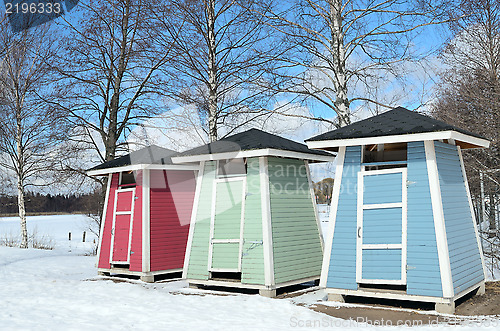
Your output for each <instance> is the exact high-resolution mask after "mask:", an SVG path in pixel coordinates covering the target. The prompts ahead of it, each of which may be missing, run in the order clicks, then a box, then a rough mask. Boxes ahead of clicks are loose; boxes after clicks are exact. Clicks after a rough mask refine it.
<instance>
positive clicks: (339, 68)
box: [330, 0, 351, 127]
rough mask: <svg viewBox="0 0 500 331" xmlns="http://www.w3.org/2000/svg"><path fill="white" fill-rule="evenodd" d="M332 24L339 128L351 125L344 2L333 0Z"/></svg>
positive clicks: (336, 110) (336, 108)
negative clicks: (343, 14) (343, 26)
mask: <svg viewBox="0 0 500 331" xmlns="http://www.w3.org/2000/svg"><path fill="white" fill-rule="evenodd" d="M330 24H331V27H330V28H331V33H332V42H331V48H332V53H333V54H332V56H333V73H334V75H335V80H334V87H335V92H336V96H335V102H334V104H335V112H336V113H337V117H338V125H339V127H343V126H346V125H349V124H351V119H350V112H349V98H348V97H347V74H346V59H345V56H346V54H345V47H344V31H343V28H342V24H343V20H342V0H331V3H330Z"/></svg>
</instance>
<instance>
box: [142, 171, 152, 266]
mask: <svg viewBox="0 0 500 331" xmlns="http://www.w3.org/2000/svg"><path fill="white" fill-rule="evenodd" d="M150 183H151V174H150V171H149V170H148V169H144V170H142V272H150V271H151V190H150V187H151V185H150Z"/></svg>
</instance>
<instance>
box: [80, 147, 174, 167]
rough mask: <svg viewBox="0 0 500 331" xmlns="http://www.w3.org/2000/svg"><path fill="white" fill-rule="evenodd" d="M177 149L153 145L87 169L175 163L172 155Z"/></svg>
mask: <svg viewBox="0 0 500 331" xmlns="http://www.w3.org/2000/svg"><path fill="white" fill-rule="evenodd" d="M175 154H177V152H176V151H172V150H170V149H166V148H163V147H159V146H156V145H151V146H148V147H145V148H142V149H140V150H138V151H135V152H132V153H130V154H127V155H123V156H120V157H118V158H116V159H114V160H111V161H108V162H105V163H102V164H99V165H98V166H95V167H93V168H92V169H89V170H87V171H93V170H101V169H110V168H118V167H124V166H129V165H132V164H173V163H172V159H171V157H172V156H174V155H175Z"/></svg>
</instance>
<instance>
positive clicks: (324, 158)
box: [172, 148, 335, 163]
mask: <svg viewBox="0 0 500 331" xmlns="http://www.w3.org/2000/svg"><path fill="white" fill-rule="evenodd" d="M259 156H277V157H285V158H291V159H300V160H308V161H313V162H330V161H333V160H335V156H334V155H332V156H328V155H317V154H309V153H301V152H292V151H284V150H280V149H274V148H266V149H255V150H250V151H238V152H226V153H214V154H201V155H186V156H175V157H172V162H174V163H186V162H200V161H213V160H227V159H238V158H245V157H259Z"/></svg>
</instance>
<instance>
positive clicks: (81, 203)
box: [0, 192, 101, 215]
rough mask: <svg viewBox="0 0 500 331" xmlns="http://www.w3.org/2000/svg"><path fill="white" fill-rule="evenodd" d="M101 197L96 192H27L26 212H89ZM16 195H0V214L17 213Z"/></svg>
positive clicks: (95, 207)
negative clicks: (64, 193) (63, 193)
mask: <svg viewBox="0 0 500 331" xmlns="http://www.w3.org/2000/svg"><path fill="white" fill-rule="evenodd" d="M100 200H101V198H100V195H99V194H97V193H89V194H66V195H62V194H56V195H52V194H40V193H33V192H27V193H26V196H25V202H26V213H27V214H38V213H85V214H91V213H93V211H95V210H96V209H97V208H99V206H98V205H99V202H100ZM17 213H18V205H17V196H15V195H0V215H9V214H17Z"/></svg>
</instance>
